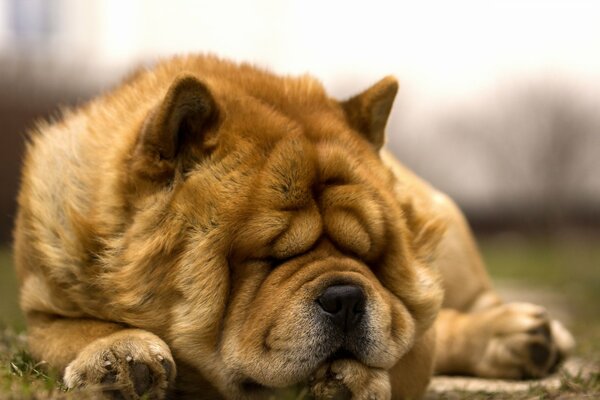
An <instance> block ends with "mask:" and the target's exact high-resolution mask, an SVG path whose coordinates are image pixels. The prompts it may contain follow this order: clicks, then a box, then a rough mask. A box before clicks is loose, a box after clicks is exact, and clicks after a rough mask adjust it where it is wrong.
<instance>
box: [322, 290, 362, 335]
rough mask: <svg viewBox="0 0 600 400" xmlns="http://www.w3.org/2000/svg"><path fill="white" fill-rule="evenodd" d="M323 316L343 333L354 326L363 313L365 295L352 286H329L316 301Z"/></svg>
mask: <svg viewBox="0 0 600 400" xmlns="http://www.w3.org/2000/svg"><path fill="white" fill-rule="evenodd" d="M317 303H319V305H320V306H321V308H322V309H323V311H324V312H325V314H326V315H327V316H328V317H329V318H330V319H331V320H332V321H333V323H334V324H335V325H337V326H338V327H340V328H341V329H343V330H344V331H348V330H350V329H351V328H352V327H354V326H356V325H357V324H358V323H359V322H360V320H361V318H362V315H363V314H364V311H365V294H364V293H363V291H362V289H361V288H360V287H358V286H354V285H335V286H329V287H328V288H327V289H325V291H324V292H323V293H322V294H321V296H319V298H318V299H317Z"/></svg>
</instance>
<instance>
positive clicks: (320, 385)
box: [311, 360, 392, 400]
mask: <svg viewBox="0 0 600 400" xmlns="http://www.w3.org/2000/svg"><path fill="white" fill-rule="evenodd" d="M311 395H312V396H313V398H314V399H316V400H334V399H335V400H349V399H352V400H387V399H390V398H391V397H392V395H391V387H390V379H389V375H388V372H387V371H385V370H382V369H377V368H369V367H367V366H365V365H363V364H361V363H359V362H358V361H354V360H336V361H334V362H332V363H328V364H324V365H322V366H321V367H319V369H317V371H316V372H315V373H314V374H313V376H312V377H311Z"/></svg>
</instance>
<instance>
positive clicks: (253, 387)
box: [240, 347, 360, 399]
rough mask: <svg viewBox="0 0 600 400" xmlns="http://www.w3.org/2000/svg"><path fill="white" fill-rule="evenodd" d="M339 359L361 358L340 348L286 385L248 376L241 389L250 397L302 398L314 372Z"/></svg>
mask: <svg viewBox="0 0 600 400" xmlns="http://www.w3.org/2000/svg"><path fill="white" fill-rule="evenodd" d="M337 360H355V361H359V362H360V360H359V359H358V358H357V356H356V355H354V354H353V353H352V352H351V351H349V350H347V349H345V348H342V347H340V348H338V349H337V350H335V351H333V352H332V353H331V354H330V355H329V356H326V357H324V358H323V359H322V360H321V361H319V362H318V363H317V364H316V367H315V368H314V369H313V370H312V371H310V373H308V374H306V373H303V374H299V376H298V378H297V380H296V381H294V382H290V383H289V385H286V386H285V387H274V386H269V385H265V384H261V383H259V382H257V381H256V380H254V379H252V378H250V377H246V378H244V379H243V380H242V381H241V383H240V389H241V391H242V392H243V393H244V395H245V396H247V397H248V398H257V399H259V398H260V399H262V398H277V399H279V398H284V399H287V398H289V399H295V398H302V396H303V394H306V393H307V390H308V389H309V387H310V385H311V380H312V376H313V374H314V372H315V371H316V370H317V369H318V368H319V367H320V366H321V365H323V364H329V363H332V362H334V361H337Z"/></svg>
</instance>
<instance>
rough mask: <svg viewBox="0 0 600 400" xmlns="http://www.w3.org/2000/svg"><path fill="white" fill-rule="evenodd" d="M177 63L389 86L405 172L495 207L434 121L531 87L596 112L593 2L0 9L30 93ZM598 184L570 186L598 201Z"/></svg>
mask: <svg viewBox="0 0 600 400" xmlns="http://www.w3.org/2000/svg"><path fill="white" fill-rule="evenodd" d="M188 52H213V53H216V54H218V55H220V56H223V57H227V58H233V59H236V60H244V61H251V62H254V63H256V64H259V65H262V66H266V67H268V68H270V69H272V70H274V71H276V72H278V73H291V74H298V73H305V72H309V73H311V74H312V75H315V76H316V77H318V78H319V79H321V81H322V82H323V83H324V84H325V86H326V87H327V88H328V89H329V91H330V93H332V94H333V95H334V96H337V97H339V98H344V97H347V96H350V95H353V94H355V93H356V92H358V91H360V90H362V89H364V88H366V87H367V86H368V85H370V84H372V83H374V82H375V81H377V80H378V79H380V78H381V77H383V76H385V75H388V74H393V75H395V76H396V77H398V79H399V80H400V83H401V92H400V95H399V98H398V100H397V102H396V106H395V107H394V110H393V113H392V116H391V119H390V126H391V127H393V128H394V131H393V132H392V133H391V134H390V135H389V136H390V138H389V142H390V144H391V146H392V148H394V149H395V150H397V149H400V152H402V149H403V148H404V149H408V150H406V151H404V152H403V153H402V154H401V155H402V157H403V160H405V161H407V163H408V164H409V165H410V166H411V167H413V168H415V169H417V170H418V172H420V173H423V174H424V175H425V176H427V177H428V178H430V179H431V180H433V181H434V182H435V184H436V185H439V186H440V187H441V188H442V189H445V190H448V191H450V192H452V194H454V195H455V196H461V195H463V194H465V193H471V194H474V196H473V197H472V199H473V201H472V203H474V204H475V203H476V204H477V205H481V204H484V202H483V200H482V199H484V198H486V197H487V198H488V199H490V203H489V204H490V207H493V204H494V203H492V202H491V201H492V199H493V198H497V197H498V196H499V194H502V193H504V194H506V196H508V197H510V196H512V193H509V192H507V191H506V189H505V188H504V187H503V186H502V185H501V184H499V183H498V182H497V181H494V178H493V177H492V175H493V173H494V171H493V170H494V169H496V168H497V165H494V164H489V163H488V165H487V167H486V161H487V159H489V154H491V153H490V151H493V149H488V150H489V151H488V152H486V151H480V150H477V151H472V149H470V148H469V147H468V146H466V145H464V144H463V145H459V144H457V141H456V140H455V139H456V136H450V135H444V133H445V131H447V129H446V128H447V127H444V126H442V128H440V126H439V120H440V115H442V114H444V113H446V112H448V110H454V109H456V110H461V109H469V107H471V108H472V107H473V106H474V105H475V106H477V105H478V104H479V103H481V104H486V107H488V108H489V105H490V104H491V105H492V106H493V104H492V103H491V102H490V97H491V98H493V97H494V96H495V94H497V93H499V92H501V91H502V90H503V89H504V88H508V89H510V88H512V87H522V86H524V85H527V84H530V83H531V84H532V85H534V84H540V83H541V84H542V85H544V84H545V82H560V83H561V84H562V85H564V86H566V87H568V88H569V89H570V90H572V91H573V92H574V93H577V96H578V97H589V98H591V99H593V100H592V104H593V102H594V101H595V102H596V104H597V103H598V102H600V1H592V0H589V1H582V0H546V1H532V0H521V1H517V0H505V1H484V0H453V1H383V0H369V1H365V0H362V1H352V0H346V1H338V0H329V1H327V0H319V1H317V0H298V1H285V0H254V1H231V0H219V1H215V0H212V1H204V0H202V1H194V0H83V1H82V0H0V58H1V59H2V60H5V59H7V58H8V59H14V58H16V59H19V58H23V57H25V58H26V59H27V65H30V64H32V63H33V64H36V63H37V65H38V68H37V71H38V72H37V73H38V75H39V78H38V79H39V81H40V82H41V83H43V82H50V81H56V82H58V84H59V85H68V84H69V82H71V83H72V82H75V83H76V85H80V86H81V85H90V86H93V87H96V88H97V87H98V86H100V87H102V86H106V85H108V84H112V83H114V82H116V81H118V80H119V79H120V77H121V76H122V75H123V74H125V73H127V72H128V71H130V70H132V69H133V68H134V67H135V66H136V65H137V64H139V63H145V62H151V61H152V60H155V59H156V58H157V57H158V56H168V55H172V54H174V53H188ZM7 65H8V66H10V65H11V64H10V63H4V64H3V65H2V67H3V68H4V70H0V73H2V74H4V76H5V77H6V76H9V75H10V74H11V73H12V74H17V75H19V74H21V75H22V73H23V72H22V70H23V64H22V63H14V64H13V67H12V70H9V69H10V68H9V67H7ZM11 71H12V72H11ZM31 71H33V72H35V71H36V68H32V69H31ZM53 74H54V75H53ZM9 79H11V78H9ZM508 89H507V90H508ZM436 124H437V126H434V125H436ZM432 132H433V133H432ZM568 133H569V132H565V134H568ZM599 138H600V133H599V134H598V135H596V136H595V138H594V139H593V140H592V139H587V140H588V142H589V143H595V144H598V142H600V139H599ZM511 140H513V143H512V144H511V145H512V146H514V147H516V148H519V147H524V146H525V145H526V144H525V143H524V142H521V141H520V139H519V138H518V137H517V136H515V135H513V138H512V139H511ZM461 146H462V147H461ZM530 147H531V146H530ZM538 147H539V146H538V145H537V144H536V143H534V145H533V147H531V148H532V149H533V150H532V151H535V150H536V149H537V148H538ZM580 147H581V151H587V152H588V153H590V151H591V150H589V149H590V148H592V147H591V146H590V145H589V144H588V143H587V142H586V143H584V144H583V145H582V146H580ZM588 150H589V151H588ZM599 151H600V149H599ZM586 154H587V153H586ZM577 157H578V156H576V157H575V158H577ZM586 157H587V156H586ZM594 157H595V156H594ZM526 158H527V159H529V158H531V153H526ZM596 165H597V164H596ZM535 167H536V166H535V165H534V166H533V167H532V168H535ZM486 168H487V169H486ZM527 168H529V166H528V167H527ZM449 171H452V172H454V174H452V173H451V172H449ZM588 172H589V171H588ZM574 175H577V176H579V177H581V176H582V173H580V172H577V173H574ZM597 175H598V174H596V173H595V172H594V173H591V172H589V173H587V175H586V176H587V177H586V178H585V179H584V178H579V180H581V181H582V182H584V183H582V185H583V186H585V187H586V189H585V193H588V192H589V193H591V192H593V193H595V194H594V196H596V198H600V181H599V179H600V178H598V177H597ZM532 176H534V177H535V176H537V175H532ZM465 177H468V178H465ZM536 179H538V178H534V180H536ZM521 186H522V187H523V188H525V189H526V188H527V187H528V186H531V185H530V184H529V183H527V182H525V181H523V183H522V184H521ZM583 186H582V187H583ZM491 187H495V188H496V189H495V191H494V190H491V189H490V188H491ZM523 193H525V195H527V196H528V195H529V194H528V192H526V191H525V192H523ZM465 196H466V195H465ZM540 196H541V197H542V198H543V197H544V196H545V195H544V194H543V193H542V194H541V195H540ZM465 198H466V197H465Z"/></svg>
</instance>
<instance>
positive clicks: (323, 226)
mask: <svg viewBox="0 0 600 400" xmlns="http://www.w3.org/2000/svg"><path fill="white" fill-rule="evenodd" d="M353 150H354V151H353ZM389 179H391V175H390V174H389V173H388V171H387V170H386V169H385V168H384V167H383V165H382V164H381V162H380V161H379V158H378V157H377V155H376V154H375V153H374V152H373V151H365V152H361V151H360V148H356V149H352V144H351V143H350V145H348V142H343V141H337V140H331V139H323V138H315V137H310V136H307V135H303V134H293V135H288V136H286V137H284V138H282V139H280V140H279V141H278V142H277V143H276V144H275V145H274V146H273V148H272V150H271V151H270V153H269V154H268V155H267V156H266V159H265V161H264V164H262V165H261V168H260V171H258V174H257V175H256V177H255V180H254V182H253V186H252V188H251V189H252V190H251V191H250V192H249V197H248V199H247V200H248V202H247V203H246V205H245V209H246V211H247V212H246V217H245V219H244V220H243V221H242V225H243V226H242V227H240V230H239V232H240V234H239V235H238V236H237V239H238V240H237V246H236V247H237V248H238V250H240V251H241V253H242V254H244V255H245V256H249V255H251V258H253V257H255V258H262V257H275V258H279V259H281V258H289V257H293V256H297V255H299V254H301V253H303V252H305V251H307V250H308V249H310V248H311V247H312V246H313V245H314V244H315V243H316V242H317V240H318V239H319V238H321V237H323V236H324V235H325V236H327V238H329V239H331V240H333V241H334V242H335V243H336V244H337V245H339V246H341V247H343V248H345V249H346V250H348V251H350V252H352V253H353V254H357V255H359V256H361V257H363V258H365V259H367V258H372V257H374V256H376V255H377V253H379V251H380V249H378V248H376V244H377V243H381V242H382V241H383V240H382V238H383V236H384V235H385V230H386V228H385V225H386V224H385V222H384V219H385V215H386V214H387V212H386V208H387V207H388V206H389V204H390V195H389V193H387V190H386V189H385V188H386V187H387V188H390V187H392V185H391V184H389V183H388V180H389Z"/></svg>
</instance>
